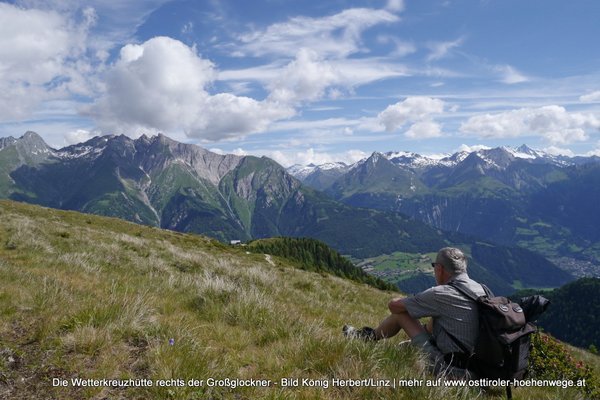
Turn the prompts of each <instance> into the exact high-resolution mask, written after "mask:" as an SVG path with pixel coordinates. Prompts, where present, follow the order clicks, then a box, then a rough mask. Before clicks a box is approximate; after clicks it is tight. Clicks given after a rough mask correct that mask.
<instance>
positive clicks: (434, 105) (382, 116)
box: [377, 96, 444, 138]
mask: <svg viewBox="0 0 600 400" xmlns="http://www.w3.org/2000/svg"><path fill="white" fill-rule="evenodd" d="M443 112H444V102H443V101H442V100H439V99H434V98H431V97H425V96H415V97H408V98H406V99H405V100H404V101H401V102H398V103H396V104H393V105H391V106H388V107H387V108H386V109H385V110H383V111H382V112H381V113H379V115H378V116H377V120H378V122H379V123H380V124H381V125H383V126H384V127H385V130H386V131H388V132H392V131H395V130H397V129H398V128H400V127H402V126H403V125H404V124H406V123H407V122H412V123H414V125H413V126H411V128H410V129H409V130H408V132H407V133H406V135H407V136H409V137H413V138H414V137H419V136H417V135H419V134H421V135H425V136H424V137H435V136H440V135H441V130H440V126H439V125H438V124H436V123H435V122H432V121H431V116H432V115H434V114H441V113H443Z"/></svg>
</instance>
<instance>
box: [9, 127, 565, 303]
mask: <svg viewBox="0 0 600 400" xmlns="http://www.w3.org/2000/svg"><path fill="white" fill-rule="evenodd" d="M379 164H382V165H388V166H391V167H394V165H395V164H393V163H391V162H390V161H389V160H388V159H387V158H385V157H382V156H380V155H378V154H376V155H374V156H373V157H371V158H369V159H368V160H365V162H363V163H362V164H361V165H362V166H363V167H365V168H367V170H369V168H371V167H370V166H371V165H379ZM340 166H341V165H340ZM394 168H395V167H394ZM333 169H334V168H330V170H333ZM321 170H325V169H324V168H321ZM354 170H355V168H354V169H349V170H348V172H347V173H346V175H345V176H351V175H349V174H350V172H352V171H354ZM390 171H392V172H393V171H394V170H393V169H390ZM372 178H373V179H375V180H377V179H381V178H377V177H376V176H373V177H372ZM369 179H371V178H369ZM338 182H339V179H338V180H336V181H335V183H334V184H333V185H332V186H331V187H334V185H336V184H337V183H338ZM382 182H385V180H382ZM395 184H396V185H397V187H398V188H400V187H401V186H400V185H399V184H398V183H395ZM408 190H409V191H410V190H412V189H410V187H409V189H408ZM0 197H2V198H8V199H12V200H17V201H22V202H27V203H33V204H38V205H43V206H46V207H52V208H58V209H67V210H77V211H83V212H86V213H93V214H99V215H105V216H112V217H118V218H122V219H126V220H129V221H133V222H137V223H140V224H145V225H150V226H155V227H160V228H166V229H170V230H175V231H180V232H194V233H200V234H206V235H209V236H212V237H215V238H217V239H219V240H221V241H224V242H227V241H230V240H242V241H247V240H250V239H257V238H266V237H275V236H290V237H311V238H314V239H318V240H321V241H323V242H325V243H327V244H328V245H330V246H332V247H333V248H335V249H336V250H338V251H339V252H341V253H342V254H346V255H351V256H352V257H355V258H358V259H363V258H367V257H374V256H379V255H381V254H391V253H394V252H406V253H418V254H424V253H430V252H432V251H436V250H437V249H439V248H441V247H444V246H447V245H457V246H461V245H462V246H463V248H465V250H466V251H468V252H469V254H470V255H471V257H472V258H473V270H472V273H473V276H474V277H475V278H479V279H482V280H485V281H486V282H488V283H489V286H490V287H492V289H493V290H496V291H498V292H502V293H507V292H510V291H512V290H513V288H520V287H522V286H524V287H556V286H559V285H561V284H563V283H565V282H567V281H569V280H571V279H572V276H571V275H570V274H569V273H565V272H564V271H562V270H560V269H559V268H558V267H557V266H556V265H554V264H553V263H552V262H550V261H548V260H547V259H545V258H543V257H539V256H537V255H536V254H535V253H532V252H529V251H528V250H525V249H523V250H520V249H514V250H512V251H511V250H510V247H506V246H497V245H494V244H493V243H492V242H491V241H481V240H480V239H476V238H474V237H470V236H468V235H464V234H462V233H460V232H444V231H443V230H440V229H438V227H435V226H434V227H432V226H430V225H428V224H426V223H425V222H422V221H419V220H418V219H415V218H412V217H408V216H405V215H403V214H401V213H398V212H396V211H395V210H386V209H385V207H381V208H383V209H382V210H375V209H372V208H365V207H364V206H365V204H352V203H356V202H354V201H347V200H348V199H347V198H346V197H343V196H342V197H341V200H342V201H338V200H336V199H334V198H332V197H330V196H329V195H327V194H325V193H323V192H320V191H317V190H315V189H313V188H311V187H309V186H308V185H305V184H303V183H302V182H301V181H300V180H298V179H296V178H294V177H293V176H292V175H290V174H289V173H288V172H287V171H286V170H285V169H284V168H283V167H281V166H280V165H279V164H277V163H276V162H275V161H273V160H271V159H269V158H266V157H261V158H258V157H253V156H245V157H241V156H235V155H220V154H216V153H213V152H210V151H208V150H206V149H203V148H201V147H199V146H196V145H193V144H184V143H179V142H176V141H174V140H172V139H170V138H168V137H166V136H164V135H158V136H153V137H147V136H141V137H140V138H138V139H135V140H134V139H131V138H129V137H127V136H124V135H121V136H102V137H95V138H93V139H90V140H89V141H86V142H85V143H80V144H76V145H72V146H68V147H64V148H62V149H53V148H51V147H49V146H48V145H47V144H46V143H45V142H44V141H43V139H42V138H41V137H40V136H39V135H37V134H36V133H34V132H27V133H26V134H25V135H23V136H22V137H20V138H12V137H9V138H4V139H2V140H1V141H0ZM345 203H347V204H345ZM357 205H358V206H360V207H356V206H357ZM481 249H484V250H485V251H481ZM507 249H508V250H507ZM499 259H502V260H503V261H504V264H506V265H504V264H503V263H499V262H495V261H494V260H499ZM520 266H527V267H526V268H522V267H520ZM424 273H425V275H430V272H429V271H425V272H424ZM413 278H414V279H413ZM411 279H413V281H414V280H415V279H416V281H417V282H420V284H419V285H420V286H418V287H417V289H420V288H422V287H424V286H426V285H429V284H430V282H429V281H427V280H423V273H419V274H417V275H416V276H412V277H411ZM429 279H430V278H429ZM392 283H394V284H398V282H396V281H393V282H392ZM400 287H402V286H400ZM408 287H410V288H411V289H414V288H415V286H414V284H412V283H411V284H410V285H409V286H408Z"/></svg>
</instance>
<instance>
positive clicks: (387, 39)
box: [377, 35, 417, 57]
mask: <svg viewBox="0 0 600 400" xmlns="http://www.w3.org/2000/svg"><path fill="white" fill-rule="evenodd" d="M377 41H378V42H379V43H382V44H392V45H393V46H394V48H393V50H392V51H391V53H390V54H389V55H390V56H393V57H404V56H407V55H409V54H412V53H414V52H415V51H417V47H416V46H415V45H414V44H413V43H411V42H407V41H404V40H402V39H400V38H398V37H396V36H391V35H380V36H378V37H377Z"/></svg>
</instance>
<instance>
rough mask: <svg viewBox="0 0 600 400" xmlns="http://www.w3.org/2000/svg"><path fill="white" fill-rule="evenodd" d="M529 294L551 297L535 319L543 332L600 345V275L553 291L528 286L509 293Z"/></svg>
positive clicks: (581, 344) (580, 343)
mask: <svg viewBox="0 0 600 400" xmlns="http://www.w3.org/2000/svg"><path fill="white" fill-rule="evenodd" d="M532 294H541V295H543V296H545V297H546V298H548V299H549V300H550V301H551V303H550V305H549V306H548V308H547V310H546V312H545V313H544V314H542V316H541V317H540V318H539V320H538V321H537V323H538V325H539V326H541V327H542V328H544V330H545V331H546V332H548V333H550V334H552V335H553V336H555V337H556V338H558V339H560V340H562V341H564V342H568V343H570V344H572V345H574V346H578V347H583V348H590V346H594V347H592V349H593V348H598V347H600V334H599V333H600V279H598V278H581V279H578V280H576V281H574V282H571V283H569V284H567V285H564V286H562V287H560V288H558V289H554V290H552V291H537V292H536V291H535V290H531V289H528V290H523V291H519V292H517V293H515V295H514V296H511V297H515V298H518V297H525V296H527V295H532Z"/></svg>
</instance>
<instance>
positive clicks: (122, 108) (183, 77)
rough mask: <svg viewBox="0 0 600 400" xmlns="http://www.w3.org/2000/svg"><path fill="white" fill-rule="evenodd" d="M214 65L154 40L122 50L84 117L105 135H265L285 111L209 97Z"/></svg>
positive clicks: (163, 39) (169, 41)
mask: <svg viewBox="0 0 600 400" xmlns="http://www.w3.org/2000/svg"><path fill="white" fill-rule="evenodd" d="M215 77H216V71H215V68H214V65H213V64H212V63H211V62H210V61H209V60H206V59H203V58H202V57H200V56H199V55H198V54H197V52H196V50H195V48H191V47H189V46H186V45H185V44H183V43H181V42H180V41H177V40H174V39H171V38H167V37H156V38H153V39H150V40H148V41H146V42H145V43H143V44H140V45H132V44H130V45H126V46H124V47H123V48H122V49H121V52H120V56H119V59H118V60H117V61H116V63H115V64H114V65H113V66H112V67H111V68H110V70H109V71H108V73H107V80H106V82H107V83H106V93H105V94H104V95H103V97H102V98H101V99H99V100H98V101H97V102H96V103H95V104H94V105H93V106H92V107H90V108H89V109H88V110H86V112H87V113H88V114H89V115H91V116H92V117H94V118H95V119H96V120H97V121H98V123H99V124H100V125H101V127H102V128H103V129H104V130H113V131H114V130H117V131H118V130H123V131H126V132H127V131H132V130H138V129H151V130H160V131H166V132H173V131H183V132H185V133H186V135H188V136H189V137H196V138H203V139H208V140H218V139H223V138H230V137H238V136H242V135H245V134H248V133H253V132H259V131H262V130H264V129H265V128H266V127H267V126H268V125H269V124H270V123H271V122H272V121H275V120H278V119H282V118H287V117H290V116H291V115H293V114H294V110H293V109H292V108H290V107H287V106H283V105H281V104H279V103H276V102H272V101H268V100H266V101H257V100H254V99H252V98H249V97H243V96H234V95H232V94H229V93H219V94H216V95H211V94H209V93H208V91H207V90H206V88H207V87H208V86H209V85H210V84H211V82H213V81H214V79H215Z"/></svg>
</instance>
